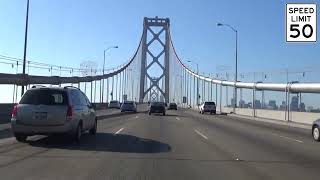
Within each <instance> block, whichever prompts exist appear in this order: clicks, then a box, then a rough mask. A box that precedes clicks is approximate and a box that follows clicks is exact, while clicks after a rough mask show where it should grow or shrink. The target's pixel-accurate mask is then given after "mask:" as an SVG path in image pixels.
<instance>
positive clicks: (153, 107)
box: [149, 102, 166, 116]
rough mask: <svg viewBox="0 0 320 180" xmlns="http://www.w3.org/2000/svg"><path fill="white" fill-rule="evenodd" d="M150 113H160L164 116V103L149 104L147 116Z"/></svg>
mask: <svg viewBox="0 0 320 180" xmlns="http://www.w3.org/2000/svg"><path fill="white" fill-rule="evenodd" d="M152 113H161V114H162V115H164V116H165V115H166V107H165V103H164V102H151V103H150V106H149V115H151V114H152Z"/></svg>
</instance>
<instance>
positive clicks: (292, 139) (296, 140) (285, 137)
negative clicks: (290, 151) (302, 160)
mask: <svg viewBox="0 0 320 180" xmlns="http://www.w3.org/2000/svg"><path fill="white" fill-rule="evenodd" d="M272 134H273V135H275V136H278V137H281V138H284V139H288V140H291V141H295V142H298V143H303V141H300V140H298V139H294V138H290V137H287V136H282V135H279V134H275V133H272Z"/></svg>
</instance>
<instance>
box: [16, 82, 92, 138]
mask: <svg viewBox="0 0 320 180" xmlns="http://www.w3.org/2000/svg"><path fill="white" fill-rule="evenodd" d="M11 127H12V131H13V134H14V136H15V137H16V139H17V141H22V142H23V141H26V139H27V137H28V136H31V135H37V134H39V135H51V134H68V135H70V136H72V138H73V139H74V140H75V141H78V142H79V141H80V137H81V134H82V133H83V132H85V131H87V130H89V132H90V134H93V135H94V134H96V131H97V117H96V113H95V110H94V107H93V105H92V104H91V103H90V101H89V100H88V98H87V96H86V95H85V94H84V93H82V92H81V90H80V89H78V88H75V87H34V88H31V89H29V90H27V91H26V93H25V94H24V95H23V96H22V98H21V100H20V102H19V104H17V105H15V106H14V108H13V110H12V118H11Z"/></svg>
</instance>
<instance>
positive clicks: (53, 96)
mask: <svg viewBox="0 0 320 180" xmlns="http://www.w3.org/2000/svg"><path fill="white" fill-rule="evenodd" d="M19 104H32V105H40V104H42V105H67V104H68V98H67V95H66V92H65V91H60V90H54V89H35V90H29V91H27V92H26V93H25V94H24V95H23V97H22V98H21V100H20V102H19Z"/></svg>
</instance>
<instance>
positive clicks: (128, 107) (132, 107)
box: [120, 101, 137, 113]
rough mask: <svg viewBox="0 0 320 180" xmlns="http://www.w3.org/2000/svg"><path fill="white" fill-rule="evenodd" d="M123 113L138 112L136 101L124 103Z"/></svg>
mask: <svg viewBox="0 0 320 180" xmlns="http://www.w3.org/2000/svg"><path fill="white" fill-rule="evenodd" d="M120 109H121V112H127V111H130V112H135V113H136V112H137V104H136V103H135V102H134V101H124V102H123V103H122V105H121V108H120Z"/></svg>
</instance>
